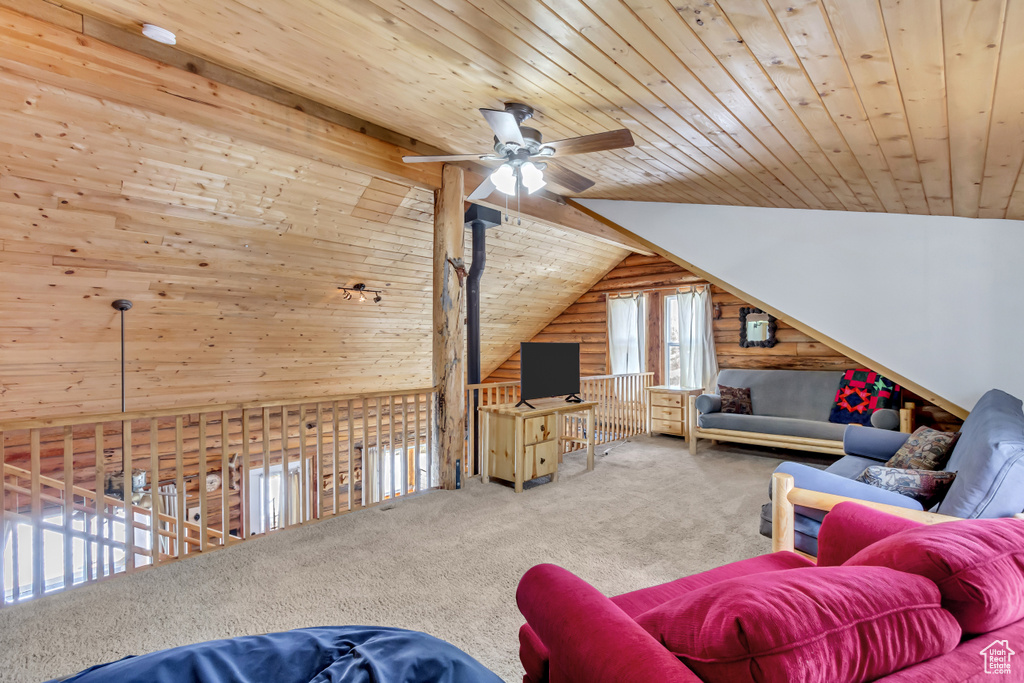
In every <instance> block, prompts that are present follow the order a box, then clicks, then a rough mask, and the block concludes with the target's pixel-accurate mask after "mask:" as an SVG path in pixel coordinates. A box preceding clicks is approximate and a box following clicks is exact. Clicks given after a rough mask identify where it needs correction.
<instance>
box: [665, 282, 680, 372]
mask: <svg viewBox="0 0 1024 683" xmlns="http://www.w3.org/2000/svg"><path fill="white" fill-rule="evenodd" d="M664 314H665V383H666V384H668V386H670V387H678V386H680V377H681V374H680V373H681V370H682V367H681V361H680V353H681V351H680V344H679V302H678V298H677V296H676V295H675V294H673V295H671V296H666V297H665V311H664Z"/></svg>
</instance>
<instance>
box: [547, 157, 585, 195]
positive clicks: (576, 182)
mask: <svg viewBox="0 0 1024 683" xmlns="http://www.w3.org/2000/svg"><path fill="white" fill-rule="evenodd" d="M544 179H545V180H547V181H548V182H550V183H553V184H555V185H558V186H559V187H562V188H565V189H566V190H568V191H569V192H571V193H573V194H579V193H580V192H585V191H586V190H589V189H590V188H592V187H593V186H594V181H593V180H591V179H590V178H587V177H585V176H581V175H580V174H579V173H577V172H576V171H570V170H569V169H567V168H560V167H558V166H555V165H553V164H548V167H547V168H545V169H544Z"/></svg>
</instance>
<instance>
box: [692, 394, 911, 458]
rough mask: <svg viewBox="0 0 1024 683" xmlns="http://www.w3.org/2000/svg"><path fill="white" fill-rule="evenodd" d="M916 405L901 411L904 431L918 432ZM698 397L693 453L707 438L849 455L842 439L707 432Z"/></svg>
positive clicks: (693, 406)
mask: <svg viewBox="0 0 1024 683" xmlns="http://www.w3.org/2000/svg"><path fill="white" fill-rule="evenodd" d="M913 411H914V404H913V403H906V404H904V407H903V408H901V409H900V431H901V432H906V433H910V432H912V431H914V428H913V427H914V421H913ZM698 415H699V413H698V412H697V397H696V396H692V395H691V396H690V400H689V406H688V409H687V410H686V419H687V420H688V422H689V424H688V425H687V431H688V433H689V436H690V454H691V455H696V454H697V439H698V438H705V439H711V442H712V443H714V442H715V441H731V442H733V443H742V444H749V445H754V446H772V447H775V448H792V449H793V450H798V451H811V452H814V453H826V454H828V455H839V456H842V455H846V452H845V451H844V450H843V442H842V440H837V441H833V440H832V439H812V438H809V437H804V436H789V435H786V434H764V433H762V432H743V431H739V430H733V429H704V428H702V427H700V425H699V424H698V423H697V416H698Z"/></svg>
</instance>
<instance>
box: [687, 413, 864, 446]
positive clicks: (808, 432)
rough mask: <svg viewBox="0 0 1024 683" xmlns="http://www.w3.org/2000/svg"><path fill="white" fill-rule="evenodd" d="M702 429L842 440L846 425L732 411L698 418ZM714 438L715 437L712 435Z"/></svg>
mask: <svg viewBox="0 0 1024 683" xmlns="http://www.w3.org/2000/svg"><path fill="white" fill-rule="evenodd" d="M697 424H698V425H700V427H701V428H702V429H732V430H736V431H740V432H759V433H761V434H779V435H782V436H800V437H805V438H808V439H828V440H831V441H841V440H842V438H843V430H844V429H846V425H838V424H833V423H831V422H819V421H817V420H800V419H796V418H791V417H770V416H768V415H735V414H731V413H708V414H707V415H701V416H700V417H698V418H697ZM711 438H714V437H711Z"/></svg>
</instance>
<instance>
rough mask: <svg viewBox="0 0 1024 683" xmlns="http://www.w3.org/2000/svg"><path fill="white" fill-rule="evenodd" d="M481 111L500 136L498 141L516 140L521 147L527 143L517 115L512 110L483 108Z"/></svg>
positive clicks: (488, 123)
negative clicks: (520, 129) (517, 120)
mask: <svg viewBox="0 0 1024 683" xmlns="http://www.w3.org/2000/svg"><path fill="white" fill-rule="evenodd" d="M480 113H481V114H483V115H484V118H485V119H486V120H487V125H489V126H490V127H491V130H493V131H494V134H495V135H496V136H498V142H501V143H509V142H514V143H516V144H517V145H519V146H520V147H524V146H525V145H526V142H524V141H523V134H522V133H520V132H519V124H518V123H517V122H516V117H515V116H513V115H512V114H511V113H510V112H507V111H498V110H497V109H481V110H480Z"/></svg>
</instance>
